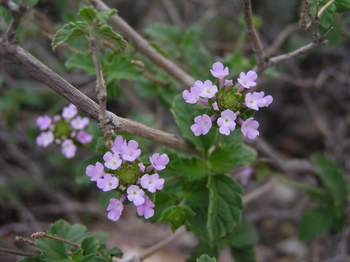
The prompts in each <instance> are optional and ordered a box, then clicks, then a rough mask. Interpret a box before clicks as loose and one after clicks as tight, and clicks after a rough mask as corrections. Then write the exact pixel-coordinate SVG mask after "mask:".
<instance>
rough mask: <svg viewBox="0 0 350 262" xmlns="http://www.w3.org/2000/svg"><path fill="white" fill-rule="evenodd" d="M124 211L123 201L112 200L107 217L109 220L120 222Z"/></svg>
mask: <svg viewBox="0 0 350 262" xmlns="http://www.w3.org/2000/svg"><path fill="white" fill-rule="evenodd" d="M123 210H124V206H123V203H122V201H120V200H118V199H116V198H111V199H110V200H109V204H108V206H107V217H108V219H109V220H112V221H118V220H119V218H120V216H121V215H122V213H123Z"/></svg>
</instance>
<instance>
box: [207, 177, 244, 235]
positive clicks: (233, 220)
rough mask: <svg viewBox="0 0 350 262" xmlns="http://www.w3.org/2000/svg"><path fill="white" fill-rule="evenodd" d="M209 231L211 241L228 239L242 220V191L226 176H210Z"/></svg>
mask: <svg viewBox="0 0 350 262" xmlns="http://www.w3.org/2000/svg"><path fill="white" fill-rule="evenodd" d="M208 188H209V207H208V221H207V230H208V233H209V237H210V240H211V241H215V240H217V239H219V238H223V237H226V236H227V235H228V234H230V233H231V232H232V231H233V229H234V227H235V226H236V225H237V223H238V222H239V220H240V216H241V210H242V198H241V194H242V189H241V187H240V186H239V184H238V183H237V182H235V181H234V180H233V179H232V178H230V177H228V176H225V175H216V176H209V180H208Z"/></svg>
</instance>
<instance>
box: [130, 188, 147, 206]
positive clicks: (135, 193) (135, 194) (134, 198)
mask: <svg viewBox="0 0 350 262" xmlns="http://www.w3.org/2000/svg"><path fill="white" fill-rule="evenodd" d="M126 193H127V194H128V195H127V198H128V200H129V201H130V202H132V203H133V204H134V205H135V206H140V205H142V204H143V203H145V192H144V191H143V190H142V189H141V188H140V187H139V186H136V185H131V186H129V187H128V189H127V190H126Z"/></svg>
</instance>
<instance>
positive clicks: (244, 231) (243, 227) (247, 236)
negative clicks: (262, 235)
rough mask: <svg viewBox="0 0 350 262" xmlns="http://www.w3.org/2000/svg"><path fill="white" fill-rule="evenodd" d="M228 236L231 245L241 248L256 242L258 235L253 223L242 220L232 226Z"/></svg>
mask: <svg viewBox="0 0 350 262" xmlns="http://www.w3.org/2000/svg"><path fill="white" fill-rule="evenodd" d="M228 238H229V243H230V245H231V246H232V247H235V248H242V247H245V246H251V245H254V244H255V243H256V242H257V239H258V235H257V233H256V229H255V226H254V224H252V223H250V222H247V221H243V222H241V223H240V224H238V225H237V226H236V227H235V228H234V230H233V231H232V233H231V235H230V236H229V237H228Z"/></svg>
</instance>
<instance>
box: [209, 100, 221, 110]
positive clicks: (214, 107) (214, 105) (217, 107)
mask: <svg viewBox="0 0 350 262" xmlns="http://www.w3.org/2000/svg"><path fill="white" fill-rule="evenodd" d="M211 107H212V108H213V109H214V111H220V108H219V106H218V103H216V102H214V103H213V104H212V105H211Z"/></svg>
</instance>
